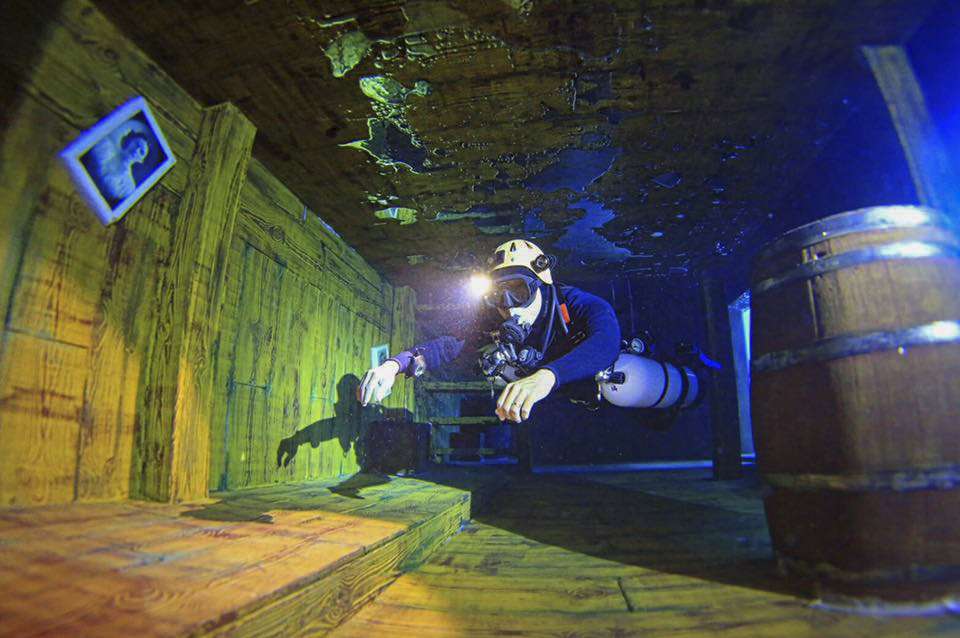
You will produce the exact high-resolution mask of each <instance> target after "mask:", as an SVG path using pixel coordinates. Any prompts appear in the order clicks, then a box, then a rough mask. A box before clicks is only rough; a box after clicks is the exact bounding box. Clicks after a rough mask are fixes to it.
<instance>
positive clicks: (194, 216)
mask: <svg viewBox="0 0 960 638" xmlns="http://www.w3.org/2000/svg"><path fill="white" fill-rule="evenodd" d="M255 133H256V129H255V128H254V126H253V125H252V124H251V123H250V122H249V120H247V118H246V117H244V116H243V114H242V113H240V111H239V110H238V109H237V108H236V107H235V106H233V105H231V104H221V105H218V106H215V107H212V108H209V109H205V110H204V114H203V120H202V122H201V125H200V134H199V139H198V140H197V147H196V151H195V153H194V156H193V159H192V161H191V165H192V167H193V168H192V170H191V173H190V175H189V178H188V182H187V187H186V190H185V191H184V194H183V200H182V203H181V205H180V210H179V212H178V215H177V224H176V228H175V231H174V248H173V251H172V254H171V257H170V263H169V265H168V267H167V273H166V276H165V280H164V283H163V293H162V294H163V298H164V299H166V300H168V301H169V303H168V304H167V306H166V311H165V312H164V316H162V317H160V320H159V328H158V331H157V335H156V339H155V342H154V347H153V351H152V353H151V361H150V369H151V370H150V374H149V376H148V383H150V384H151V385H152V387H150V388H149V389H148V390H149V391H148V392H146V393H145V394H146V397H147V398H146V400H145V401H146V403H147V405H146V406H145V409H144V410H143V415H144V421H143V422H142V423H141V424H140V429H139V431H138V433H137V434H138V435H137V441H136V450H135V453H136V459H135V465H134V476H133V492H134V494H135V495H137V496H140V497H145V498H150V499H155V500H162V501H174V502H176V501H188V500H195V499H200V498H204V497H206V496H207V482H208V475H209V471H210V458H209V457H210V431H211V422H210V421H211V414H212V412H213V404H212V401H213V397H214V388H213V378H214V375H213V368H214V362H215V361H216V357H215V353H216V350H217V338H218V334H219V326H220V316H221V310H222V305H223V298H224V285H223V284H224V274H225V272H226V270H227V266H228V263H227V260H228V257H229V256H230V250H229V247H230V241H231V238H232V236H233V230H234V225H235V223H236V219H237V210H238V207H239V198H240V191H241V189H242V188H243V184H244V181H245V179H246V175H247V166H248V164H249V161H250V152H251V149H252V147H253V138H254V135H255Z"/></svg>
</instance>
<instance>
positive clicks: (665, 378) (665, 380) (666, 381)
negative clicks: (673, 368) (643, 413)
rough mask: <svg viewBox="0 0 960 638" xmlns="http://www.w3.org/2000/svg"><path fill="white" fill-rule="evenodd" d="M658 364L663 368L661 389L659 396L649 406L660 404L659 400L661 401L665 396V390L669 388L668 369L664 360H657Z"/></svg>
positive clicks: (653, 406)
mask: <svg viewBox="0 0 960 638" xmlns="http://www.w3.org/2000/svg"><path fill="white" fill-rule="evenodd" d="M657 363H659V364H660V367H661V368H663V391H662V392H661V393H660V398H659V399H657V400H656V401H654V403H653V405H651V406H650V407H651V408H655V407H657V406H658V405H660V402H661V401H663V398H664V397H665V396H667V390H669V389H670V369H669V368H668V367H667V364H666V362H664V361H657Z"/></svg>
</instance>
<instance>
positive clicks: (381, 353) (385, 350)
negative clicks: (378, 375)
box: [370, 343, 390, 368]
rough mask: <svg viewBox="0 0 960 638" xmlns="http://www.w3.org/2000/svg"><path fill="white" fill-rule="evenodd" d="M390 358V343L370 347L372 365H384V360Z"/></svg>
mask: <svg viewBox="0 0 960 638" xmlns="http://www.w3.org/2000/svg"><path fill="white" fill-rule="evenodd" d="M389 358H390V346H389V345H388V344H386V343H385V344H383V345H382V346H373V347H372V348H370V367H371V368H376V367H377V366H379V365H383V362H384V361H386V360H387V359H389Z"/></svg>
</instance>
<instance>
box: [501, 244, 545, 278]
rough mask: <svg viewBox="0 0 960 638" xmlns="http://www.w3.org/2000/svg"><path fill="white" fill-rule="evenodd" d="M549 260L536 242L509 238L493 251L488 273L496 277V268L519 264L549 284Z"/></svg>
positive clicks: (511, 266)
mask: <svg viewBox="0 0 960 638" xmlns="http://www.w3.org/2000/svg"><path fill="white" fill-rule="evenodd" d="M550 261H551V260H550V258H549V257H547V255H545V254H544V252H543V251H542V250H540V248H539V247H538V246H537V245H536V244H533V243H531V242H529V241H527V240H526V239H511V240H510V241H506V242H503V243H502V244H500V245H499V246H497V248H496V250H494V251H493V258H492V259H491V264H492V265H491V267H490V274H491V276H493V277H496V273H497V271H498V270H502V269H503V268H513V267H516V266H520V267H521V268H527V269H529V270H531V271H533V274H534V275H536V277H537V278H538V279H539V280H540V281H542V282H543V283H545V284H547V285H548V286H549V285H552V284H553V277H552V276H551V274H550Z"/></svg>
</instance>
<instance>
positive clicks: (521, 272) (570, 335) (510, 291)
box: [357, 239, 620, 423]
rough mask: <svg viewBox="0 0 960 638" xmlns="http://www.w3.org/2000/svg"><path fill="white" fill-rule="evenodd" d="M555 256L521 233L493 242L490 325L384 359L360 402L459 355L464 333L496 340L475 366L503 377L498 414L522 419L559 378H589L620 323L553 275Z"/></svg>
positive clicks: (612, 349) (609, 354)
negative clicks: (401, 377) (402, 376)
mask: <svg viewBox="0 0 960 638" xmlns="http://www.w3.org/2000/svg"><path fill="white" fill-rule="evenodd" d="M555 262H556V260H555V258H553V257H550V256H548V255H546V254H544V252H543V251H542V250H540V248H538V247H537V246H535V245H534V244H533V243H531V242H529V241H526V240H524V239H514V240H511V241H508V242H505V243H503V244H501V245H500V246H498V247H497V249H496V251H495V252H494V256H493V258H492V259H491V264H492V267H491V269H490V273H489V279H490V282H489V284H490V286H489V290H488V291H487V292H486V294H485V295H484V303H485V305H486V306H487V308H488V309H489V312H488V313H487V314H488V317H485V318H484V319H485V320H486V321H488V322H489V323H491V324H492V327H493V328H494V329H493V330H489V328H490V327H491V326H484V327H485V328H488V329H487V330H475V331H473V332H474V334H471V335H468V336H467V338H466V339H460V338H457V337H454V336H444V337H439V338H437V339H433V340H431V341H427V342H425V343H422V344H420V345H418V346H416V347H414V348H411V349H409V350H405V351H403V352H401V353H399V354H397V355H395V356H393V357H391V358H389V359H387V360H386V361H385V362H384V363H383V364H381V365H380V366H377V367H375V368H372V369H370V370H368V371H367V373H366V374H365V375H364V377H363V380H362V382H361V384H360V387H359V388H357V400H358V401H360V403H361V404H363V405H367V404H368V403H371V402H379V401H381V400H382V399H383V398H384V397H386V396H387V395H388V394H389V393H390V389H391V387H392V386H393V384H394V381H395V380H396V376H397V375H398V374H399V373H401V372H403V373H404V374H405V375H406V376H408V377H414V376H419V375H420V374H422V373H423V371H424V370H425V369H438V368H440V367H442V366H444V365H446V364H448V363H450V362H451V361H453V360H454V359H455V358H457V357H458V356H459V355H460V354H461V352H463V351H464V350H465V346H466V344H467V342H468V340H469V341H477V343H475V344H473V345H476V346H479V345H481V344H482V337H483V336H484V335H490V336H491V337H492V340H493V341H494V343H493V344H489V345H488V346H487V347H486V349H484V350H482V351H481V355H482V356H481V358H480V366H481V369H482V370H483V372H484V374H485V375H486V376H488V377H500V378H501V379H503V380H504V381H507V384H506V387H504V388H503V390H502V391H501V392H500V395H499V398H498V399H497V403H496V415H497V417H499V418H500V420H501V421H505V420H509V421H513V422H515V423H521V422H523V421H526V420H527V419H528V418H529V417H530V415H531V413H532V410H533V406H534V405H535V404H537V403H538V402H540V401H542V400H543V399H545V398H546V397H547V396H549V395H551V394H552V393H554V392H555V391H556V390H557V389H558V388H560V387H561V386H567V385H569V384H575V383H576V382H580V381H586V380H589V381H590V383H592V382H593V379H594V375H595V374H597V372H598V371H600V370H603V369H605V368H607V367H609V366H611V365H612V364H613V362H614V361H615V360H616V359H617V356H618V354H619V352H620V326H619V323H618V321H617V317H616V316H615V315H614V312H613V308H611V307H610V304H609V303H607V302H606V301H605V300H603V299H601V298H599V297H597V296H595V295H592V294H590V293H588V292H584V291H583V290H579V289H577V288H574V287H573V286H567V285H563V284H557V283H554V281H553V276H552V274H551V272H550V269H551V267H553V266H555ZM493 311H495V312H493ZM498 324H499V325H498ZM478 338H479V339H478ZM488 340H489V339H488Z"/></svg>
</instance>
